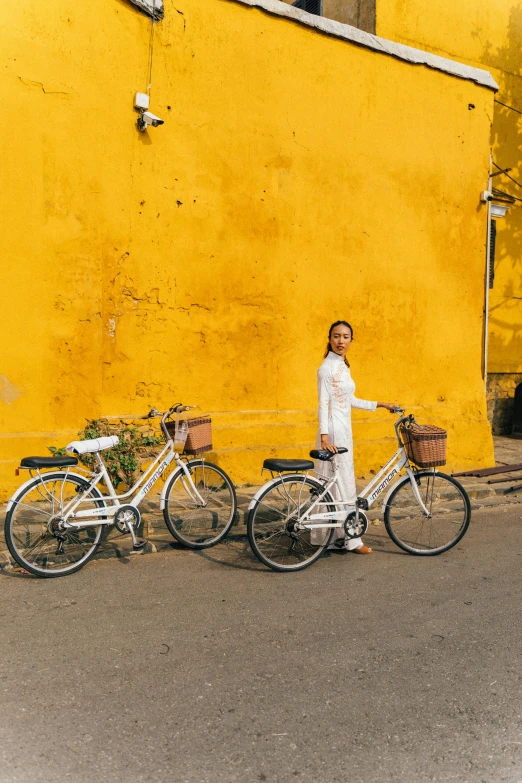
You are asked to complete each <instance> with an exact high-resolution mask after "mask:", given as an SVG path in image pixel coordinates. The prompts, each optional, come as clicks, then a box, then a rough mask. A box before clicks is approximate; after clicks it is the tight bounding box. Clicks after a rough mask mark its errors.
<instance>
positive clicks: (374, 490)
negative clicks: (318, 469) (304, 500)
mask: <svg viewBox="0 0 522 783" xmlns="http://www.w3.org/2000/svg"><path fill="white" fill-rule="evenodd" d="M404 421H406V417H401V418H400V419H399V420H398V421H397V422H396V424H395V425H394V426H395V433H396V435H397V441H398V444H399V448H398V449H397V451H396V452H395V454H394V455H393V457H392V458H391V459H390V460H388V462H387V463H386V465H384V466H383V467H382V468H381V470H380V471H379V472H378V473H377V475H376V476H375V477H374V478H373V479H372V480H371V481H370V483H369V484H367V485H366V487H364V489H363V490H362V492H361V494H360V495H359V496H358V497H357V501H356V505H355V515H356V522H357V521H358V517H359V513H360V511H361V510H364V511H368V509H370V508H371V506H372V505H373V503H374V502H375V501H376V500H377V498H378V497H379V495H381V494H382V492H384V490H385V489H386V488H387V487H389V491H388V492H387V494H386V496H385V498H384V501H383V504H382V510H383V512H384V509H385V508H386V503H387V500H388V498H389V496H390V494H391V492H392V491H393V485H392V486H390V484H391V483H392V482H393V479H394V478H395V477H396V476H399V474H400V472H401V470H402V469H403V468H405V469H406V473H407V475H408V478H409V479H410V484H411V487H412V491H413V494H414V497H415V499H416V500H417V503H418V504H419V506H420V508H421V509H422V511H423V513H424V514H425V515H426V517H427V518H428V517H429V516H430V512H429V511H428V509H427V508H426V506H425V505H424V503H423V501H422V498H421V495H420V492H419V488H418V486H417V482H416V481H415V474H414V473H413V471H412V469H411V468H410V462H409V459H408V455H407V454H406V450H405V448H404V445H403V443H402V441H401V438H400V435H399V426H400V425H401V424H402V422H404ZM332 466H333V475H332V477H331V478H329V479H328V480H327V481H326V483H325V485H324V489H323V491H322V493H321V495H320V496H319V497H318V498H317V499H316V500H315V501H314V502H313V503H312V505H311V506H310V507H309V508H308V509H307V510H306V511H305V513H304V514H303V515H302V517H300V519H299V525H300V526H302V527H303V528H307V529H310V530H311V529H313V528H316V527H321V528H339V527H341V526H340V525H339V522H340V521H344V519H345V518H346V510H345V508H344V507H345V506H353V503H349V502H348V501H346V500H335V499H334V500H333V503H332V501H327V500H322V498H323V497H324V496H325V495H326V493H327V492H329V490H330V489H331V488H332V487H333V486H334V485H336V484H337V474H338V468H337V464H336V462H335V457H333V462H332ZM435 472H436V471H435V470H434V473H435ZM331 505H335V506H336V507H338V506H341V509H340V510H336V511H326V512H319V513H313V512H314V510H315V509H316V508H318V507H319V506H331ZM312 520H313V521H312ZM318 520H322V521H320V522H319V521H318ZM330 520H331V521H330ZM334 520H335V521H334ZM325 521H326V524H325Z"/></svg>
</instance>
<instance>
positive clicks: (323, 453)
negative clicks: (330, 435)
mask: <svg viewBox="0 0 522 783" xmlns="http://www.w3.org/2000/svg"><path fill="white" fill-rule="evenodd" d="M347 451H348V449H346V448H345V447H344V446H339V448H338V449H337V452H333V451H328V450H327V449H312V451H311V452H310V456H311V458H312V459H320V460H321V462H328V460H330V459H332V457H335V455H336V453H337V454H346V452H347Z"/></svg>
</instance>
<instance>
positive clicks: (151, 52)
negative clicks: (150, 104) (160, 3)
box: [147, 2, 156, 98]
mask: <svg viewBox="0 0 522 783" xmlns="http://www.w3.org/2000/svg"><path fill="white" fill-rule="evenodd" d="M155 23H156V3H155V2H153V5H152V16H151V22H150V37H149V64H148V73H147V95H148V96H149V98H150V91H151V89H152V59H153V55H154V26H155Z"/></svg>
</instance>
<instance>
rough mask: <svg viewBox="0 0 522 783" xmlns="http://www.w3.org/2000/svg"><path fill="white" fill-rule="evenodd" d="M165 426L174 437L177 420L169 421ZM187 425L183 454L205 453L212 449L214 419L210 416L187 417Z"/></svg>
mask: <svg viewBox="0 0 522 783" xmlns="http://www.w3.org/2000/svg"><path fill="white" fill-rule="evenodd" d="M165 426H166V428H167V430H168V431H169V434H170V435H171V436H172V437H173V438H174V437H175V432H176V422H175V421H168V422H167V423H166V424H165ZM187 426H188V433H187V439H186V441H185V446H184V448H183V454H203V453H204V452H205V451H212V419H211V418H210V416H202V417H200V418H199V419H187Z"/></svg>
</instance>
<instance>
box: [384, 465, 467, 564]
mask: <svg viewBox="0 0 522 783" xmlns="http://www.w3.org/2000/svg"><path fill="white" fill-rule="evenodd" d="M415 480H416V482H417V485H418V490H419V494H420V497H421V499H422V502H423V504H424V506H425V508H426V509H427V511H428V513H429V516H428V517H427V516H426V514H425V513H424V512H423V511H422V509H421V507H420V506H419V504H418V501H417V499H416V497H415V493H414V492H413V490H412V487H411V484H410V481H409V480H407V481H405V482H403V483H399V484H398V485H397V488H396V489H395V490H394V491H393V492H392V494H391V496H390V498H389V501H388V504H387V507H386V511H385V523H386V528H387V530H388V533H389V534H390V536H391V538H392V539H393V541H395V543H396V544H397V545H398V546H400V547H401V548H402V549H404V550H405V551H407V552H410V553H412V554H439V553H440V552H444V551H446V550H447V549H449V548H451V547H452V546H454V545H455V544H456V543H457V542H458V541H459V540H460V538H462V536H463V535H464V533H465V532H466V530H467V527H468V525H469V518H470V507H469V500H468V498H467V496H466V494H465V492H464V490H463V489H462V487H461V486H460V485H459V484H458V482H456V481H455V480H454V479H451V478H450V477H448V476H446V475H444V474H441V473H424V474H423V473H419V474H417V476H416V479H415Z"/></svg>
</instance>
